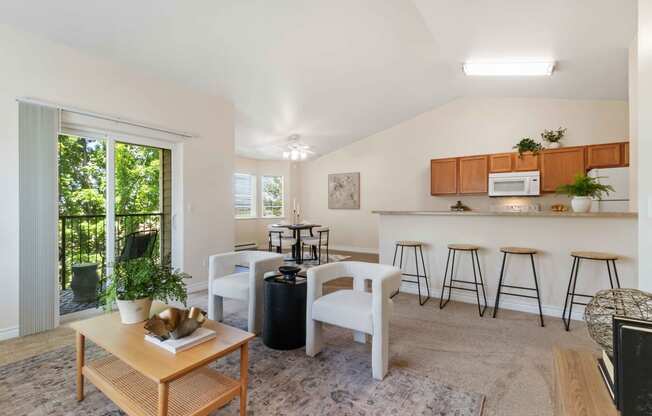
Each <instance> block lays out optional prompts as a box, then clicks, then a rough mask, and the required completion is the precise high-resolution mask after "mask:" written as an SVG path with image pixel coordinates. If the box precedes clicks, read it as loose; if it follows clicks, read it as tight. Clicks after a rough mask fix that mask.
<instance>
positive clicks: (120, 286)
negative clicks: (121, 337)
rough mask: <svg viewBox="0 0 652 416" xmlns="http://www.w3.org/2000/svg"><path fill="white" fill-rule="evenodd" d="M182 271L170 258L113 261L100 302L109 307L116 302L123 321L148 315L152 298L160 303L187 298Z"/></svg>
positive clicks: (101, 291)
mask: <svg viewBox="0 0 652 416" xmlns="http://www.w3.org/2000/svg"><path fill="white" fill-rule="evenodd" d="M187 278H190V276H188V275H187V274H185V273H181V272H179V271H178V270H175V269H173V268H172V266H171V262H170V257H169V256H168V257H166V258H164V259H163V261H159V259H158V258H156V257H140V258H136V259H132V260H126V261H121V262H118V263H116V264H115V265H114V266H113V272H112V274H111V275H110V276H109V277H108V278H106V279H105V281H104V282H102V283H103V284H102V285H101V286H100V287H101V289H100V293H99V299H100V304H101V305H102V306H103V307H104V309H105V310H112V309H113V306H114V305H115V304H117V305H118V310H119V311H120V319H121V320H122V323H125V324H131V323H136V322H141V321H144V320H145V319H147V318H149V310H150V307H151V305H152V301H153V300H154V299H156V300H160V301H163V302H167V301H173V300H176V301H180V302H183V303H184V304H185V303H186V300H187V299H188V294H187V292H186V284H185V283H184V282H183V280H184V279H187Z"/></svg>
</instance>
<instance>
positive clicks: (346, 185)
mask: <svg viewBox="0 0 652 416" xmlns="http://www.w3.org/2000/svg"><path fill="white" fill-rule="evenodd" d="M328 208H329V209H360V172H353V173H333V174H330V175H328Z"/></svg>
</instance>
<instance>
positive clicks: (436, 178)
mask: <svg viewBox="0 0 652 416" xmlns="http://www.w3.org/2000/svg"><path fill="white" fill-rule="evenodd" d="M456 193H457V158H450V159H434V160H431V161H430V194H431V195H452V194H456Z"/></svg>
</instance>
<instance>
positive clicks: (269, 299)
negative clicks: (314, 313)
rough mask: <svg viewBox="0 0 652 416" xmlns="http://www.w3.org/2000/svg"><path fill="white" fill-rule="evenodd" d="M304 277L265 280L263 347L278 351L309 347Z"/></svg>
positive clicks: (271, 277) (270, 277)
mask: <svg viewBox="0 0 652 416" xmlns="http://www.w3.org/2000/svg"><path fill="white" fill-rule="evenodd" d="M306 282H307V281H306V279H305V276H302V275H299V274H298V275H295V278H294V279H288V278H286V277H285V276H284V275H283V274H281V273H277V274H274V275H271V276H268V277H266V278H265V283H264V285H265V309H264V314H263V315H264V318H263V344H265V345H266V346H268V347H269V348H273V349H275V350H293V349H296V348H301V347H303V346H304V345H306V289H307V283H306Z"/></svg>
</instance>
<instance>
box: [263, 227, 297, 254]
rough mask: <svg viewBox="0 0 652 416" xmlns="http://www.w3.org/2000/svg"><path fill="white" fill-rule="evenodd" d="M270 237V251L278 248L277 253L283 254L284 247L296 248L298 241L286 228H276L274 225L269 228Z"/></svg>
mask: <svg viewBox="0 0 652 416" xmlns="http://www.w3.org/2000/svg"><path fill="white" fill-rule="evenodd" d="M267 232H268V236H269V251H274V248H276V252H277V253H282V252H283V248H284V247H290V248H292V247H294V245H295V244H296V243H297V239H296V238H294V235H293V233H292V231H290V230H289V229H287V228H285V227H275V226H274V225H268V226H267Z"/></svg>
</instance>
